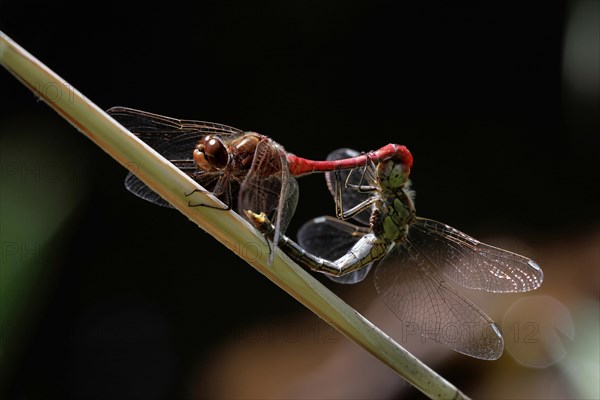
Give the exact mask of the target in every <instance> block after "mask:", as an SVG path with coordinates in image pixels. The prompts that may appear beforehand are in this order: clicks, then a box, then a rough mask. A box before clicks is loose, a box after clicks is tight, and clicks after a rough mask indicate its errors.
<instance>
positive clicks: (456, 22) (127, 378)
mask: <svg viewBox="0 0 600 400" xmlns="http://www.w3.org/2000/svg"><path fill="white" fill-rule="evenodd" d="M450 4H452V5H450ZM573 4H574V3H567V4H565V3H562V2H546V3H540V2H527V3H526V4H522V3H512V4H510V3H509V4H504V3H498V2H482V3H478V2H469V1H465V2H452V3H447V2H431V1H427V2H408V3H407V4H401V2H384V1H364V2H353V3H352V4H344V3H339V4H335V3H330V2H327V3H322V2H297V1H294V2H267V1H263V2H215V1H211V2H197V3H189V4H188V3H178V2H162V3H158V4H157V5H152V4H150V3H147V2H139V3H137V4H136V3H130V4H127V5H124V4H121V3H116V2H95V3H94V2H92V3H86V2H68V1H58V2H50V3H48V2H29V1H19V2H16V1H12V2H7V1H2V3H0V29H1V30H2V31H3V32H4V33H6V34H7V35H8V36H10V37H11V38H12V39H13V40H15V41H17V43H19V44H20V45H21V46H23V47H24V48H25V49H27V50H28V51H29V52H31V53H32V54H33V55H34V56H35V57H37V58H38V59H40V60H41V61H42V62H44V63H45V64H46V65H48V66H49V67H50V68H51V69H53V70H54V71H55V72H57V73H58V74H59V75H60V76H62V77H63V78H64V79H66V80H67V81H68V82H69V83H71V84H72V85H73V86H74V87H76V88H77V89H78V90H80V91H81V92H83V93H84V94H85V95H86V96H87V97H88V98H90V99H91V100H92V101H94V102H95V103H96V104H98V105H99V106H100V107H101V108H104V109H107V108H109V107H111V106H115V105H123V106H128V107H133V108H138V109H143V110H147V111H150V112H155V113H159V114H164V115H169V116H173V117H179V118H187V119H201V120H206V121H214V122H221V123H224V124H228V125H232V126H235V127H238V128H240V129H244V130H254V131H258V132H260V133H263V134H265V135H268V136H270V137H272V138H273V139H275V140H276V141H278V142H279V143H281V144H282V145H283V146H285V148H286V149H287V150H288V151H291V152H293V153H295V154H298V155H302V156H304V157H309V158H316V159H319V158H324V157H325V156H326V155H327V154H328V152H329V151H331V150H333V149H335V148H338V147H352V148H356V149H359V150H365V151H366V150H371V149H376V148H379V147H380V146H382V145H384V144H386V143H389V142H394V143H400V144H404V145H406V146H407V147H408V148H409V149H410V150H411V151H412V153H413V156H414V159H415V164H414V168H413V173H412V178H413V182H414V188H415V189H416V192H417V203H416V204H417V210H418V211H419V214H420V215H423V216H427V217H430V218H435V219H438V220H442V221H444V222H446V223H449V224H451V225H453V226H456V227H458V228H459V229H462V230H464V231H466V232H469V233H471V234H473V235H474V236H477V235H485V234H489V233H499V234H506V235H509V234H510V235H514V236H516V237H518V238H522V239H524V238H536V239H534V240H537V241H540V242H541V241H544V240H547V239H548V238H550V237H561V236H563V235H564V236H568V235H571V234H573V233H576V232H585V231H586V230H587V229H592V228H594V227H595V226H597V223H598V196H597V193H596V186H597V182H596V181H597V173H596V171H594V170H593V169H592V166H593V165H594V164H595V165H597V159H595V157H596V152H597V149H598V147H597V145H598V139H597V137H598V135H597V129H598V118H597V115H598V114H597V109H595V108H594V107H597V105H598V103H597V101H598V98H597V96H596V97H593V96H592V97H589V96H588V97H586V96H585V95H581V94H580V92H579V91H578V90H576V88H575V89H574V88H573V86H570V85H569V82H570V81H569V79H568V77H566V75H565V69H566V67H565V65H568V60H567V61H565V57H564V56H565V48H564V43H565V37H566V36H565V34H566V26H567V25H566V22H567V21H568V18H567V16H568V15H569V10H570V9H571V7H572V6H573ZM566 63H567V64H566ZM575 75H577V73H576V74H575ZM580 75H581V74H580ZM597 83H598V81H597V80H596V81H595V83H594V81H593V80H592V81H591V83H589V84H590V85H594V84H595V85H597ZM585 85H587V83H585V80H584V83H583V86H585ZM0 90H1V92H0V102H1V104H0V124H2V125H1V126H2V127H3V129H2V140H3V147H4V149H5V150H3V151H5V152H9V153H10V155H11V156H14V157H16V158H14V159H15V160H19V158H18V157H19V156H21V155H23V154H31V155H32V157H33V158H34V159H35V157H38V156H39V157H44V156H48V157H51V159H52V160H55V162H56V160H61V161H60V162H61V164H60V165H61V168H63V170H62V171H63V172H64V175H61V176H63V177H66V176H68V177H69V178H68V179H66V178H65V179H62V181H61V182H60V183H59V184H57V185H56V186H55V187H50V188H49V189H48V188H47V187H46V186H43V185H42V184H40V182H39V181H40V179H37V178H36V179H34V178H35V177H33V178H32V176H29V178H27V176H24V175H22V174H20V175H17V176H16V177H15V176H12V175H11V176H8V177H7V178H6V177H4V176H3V180H4V179H5V178H6V179H8V180H9V181H10V180H12V181H13V183H14V182H16V183H17V184H18V185H21V186H23V187H27V188H28V189H27V190H28V191H27V192H24V193H27V195H28V196H30V197H28V198H25V197H23V198H21V199H19V200H18V201H22V202H23V203H25V204H27V205H28V206H30V207H31V208H32V209H34V210H36V211H35V212H36V213H37V214H35V213H34V214H29V217H30V218H31V219H30V220H28V221H23V222H21V224H22V225H26V226H27V227H29V228H31V229H35V228H36V227H38V226H40V225H44V220H43V218H44V216H48V215H50V216H52V214H61V211H60V210H61V209H63V210H66V211H64V212H63V214H64V218H61V220H60V223H58V222H57V223H56V228H53V230H52V232H53V234H52V235H50V236H48V238H47V239H44V241H42V240H41V239H40V242H39V243H38V242H36V243H35V245H38V244H39V245H40V246H41V248H42V249H43V251H42V250H40V252H41V253H43V257H41V258H40V257H34V258H35V260H33V262H35V261H38V264H39V266H38V267H37V268H38V270H39V271H42V273H43V274H42V275H41V278H40V276H39V275H37V277H36V278H35V279H31V282H32V283H31V285H30V286H28V287H29V290H30V292H29V293H31V295H22V296H23V298H22V299H21V302H20V303H19V306H18V307H16V310H17V311H15V312H14V314H11V317H7V316H5V317H3V329H2V334H3V341H4V343H5V344H6V345H5V346H3V347H5V348H9V349H10V351H9V352H8V353H7V354H9V356H10V358H9V359H8V360H10V363H9V365H10V368H7V369H6V370H5V372H3V375H4V377H5V378H6V379H5V382H4V383H5V386H4V389H5V391H6V392H7V396H8V397H4V396H3V398H10V399H24V398H28V399H29V398H50V397H60V398H99V399H107V398H121V397H122V398H140V399H142V398H143V399H152V398H167V397H168V398H174V397H186V396H187V393H188V390H189V386H190V381H191V380H192V379H193V376H194V374H196V373H198V371H197V368H198V365H199V364H200V365H202V360H203V358H204V357H207V356H208V355H209V354H210V352H211V348H212V346H213V345H214V344H215V343H219V342H220V341H221V340H222V339H223V337H227V336H228V335H231V333H232V332H234V331H236V330H237V329H240V327H243V326H244V324H245V323H247V322H248V321H256V320H258V321H260V320H269V319H270V318H275V317H276V316H279V315H290V314H293V313H298V312H301V311H302V306H301V305H299V304H298V303H296V302H295V301H294V300H293V299H291V298H290V297H289V296H287V295H286V294H285V293H284V292H282V291H281V290H280V289H279V288H277V287H275V286H274V285H273V284H272V283H270V282H269V281H268V280H266V279H265V278H263V277H262V276H260V275H259V274H258V273H256V271H254V270H253V269H251V268H248V266H247V265H245V264H244V263H243V262H241V261H240V260H239V259H238V258H237V257H236V256H235V255H234V254H233V253H230V252H229V251H228V250H226V249H225V248H224V247H223V246H221V245H220V244H219V243H218V242H216V241H215V240H214V239H212V238H211V237H210V236H208V235H207V234H205V233H203V232H202V231H201V230H198V229H197V228H196V227H195V226H193V224H190V223H188V221H186V219H185V218H184V217H182V216H181V215H180V214H178V213H177V212H175V211H172V210H168V209H164V208H159V207H156V206H154V205H152V204H149V203H146V202H143V201H141V200H139V199H137V198H136V197H135V196H133V195H131V194H130V193H128V192H127V191H126V190H125V189H124V187H123V178H124V176H125V174H126V171H125V169H124V168H122V167H121V166H120V165H118V164H117V163H116V162H115V161H114V160H112V159H111V158H110V157H109V156H107V155H106V154H105V153H103V152H102V151H101V150H99V149H98V148H97V147H96V146H95V145H94V144H93V143H92V142H90V141H89V140H88V139H86V138H85V137H84V136H83V135H80V134H79V133H78V132H77V131H76V130H75V129H74V128H72V127H71V126H69V125H68V123H66V122H65V121H64V120H62V119H61V118H60V117H59V116H58V115H56V114H55V113H54V112H53V111H52V110H51V109H50V108H49V107H48V106H47V105H46V104H44V103H43V102H39V101H36V99H35V97H34V96H33V95H32V94H31V93H30V92H29V91H28V90H27V89H25V88H24V87H23V86H22V85H21V84H20V83H19V82H18V81H17V80H15V79H14V78H13V77H12V76H11V75H10V74H9V73H7V72H6V71H0ZM592 90H593V89H592ZM583 92H585V89H584V90H583ZM595 93H596V95H597V91H596V92H595ZM594 110H595V111H594ZM11 143H12V144H11ZM14 143H17V144H14ZM6 149H9V150H6ZM17 153H18V154H17ZM7 154H8V153H7ZM3 157H4V153H3ZM52 157H54V158H52ZM11 159H13V158H11ZM42 159H43V158H42ZM42 159H39V160H42ZM592 161H594V162H592ZM17 162H20V161H17ZM28 162H29V161H22V164H19V165H20V166H22V167H23V168H24V169H26V165H29V164H27V163H28ZM40 163H41V161H40ZM37 165H38V166H39V165H41V172H39V170H38V172H36V173H37V174H38V175H36V176H37V177H38V178H39V176H41V177H42V179H41V180H43V175H44V171H43V169H44V165H47V164H44V163H41V164H37ZM11 171H12V170H11ZM36 173H34V174H36ZM39 174H41V175H39ZM51 183H53V182H51ZM299 183H300V188H301V195H300V202H299V206H298V211H297V213H296V215H295V218H294V220H293V222H292V225H291V227H290V229H289V232H290V233H292V234H293V232H295V230H296V229H297V228H298V227H299V226H300V224H301V223H302V222H304V221H306V220H307V219H309V218H312V217H314V216H317V215H321V214H331V213H332V211H333V203H332V201H331V198H330V196H329V194H328V193H327V191H326V188H325V185H324V184H323V181H322V177H320V176H315V177H312V176H311V177H307V178H302V179H301V180H300V182H299ZM36 184H39V185H37V186H36ZM65 185H66V186H68V188H69V189H68V190H67V189H65V190H67V192H68V194H67V195H62V194H61V195H59V196H58V197H59V199H58V200H56V202H50V201H49V200H48V201H47V199H48V198H54V197H53V196H54V195H53V194H51V193H45V192H44V190H49V191H51V192H52V191H59V188H60V190H63V189H64V188H65ZM3 186H4V189H5V190H6V188H7V187H9V186H7V185H5V182H3ZM5 190H3V192H5ZM24 196H25V195H24ZM17 198H18V197H17ZM7 199H8V197H7V196H5V194H4V193H3V203H4V204H8V203H7V202H9V200H7ZM11 199H13V200H14V197H11ZM32 199H35V200H32ZM61 207H62V208H61ZM5 210H6V208H5ZM32 215H40V216H41V217H40V218H42V219H41V220H38V219H36V218H34V217H33V216H32ZM61 215H62V214H61ZM5 217H6V218H8V216H6V214H3V218H5ZM3 223H4V221H3ZM9 233H10V232H9ZM3 240H4V242H3V243H5V242H6V241H7V240H9V239H6V238H4V239H3ZM19 243H20V246H23V242H22V241H21V242H19ZM21 256H22V257H21V258H26V259H25V260H21V261H22V263H23V265H25V264H27V265H29V263H30V262H32V261H31V260H30V259H27V257H26V256H27V254H26V256H25V257H24V256H23V255H22V254H21ZM30 258H31V257H30ZM34 294H35V295H34ZM33 298H35V301H33V300H32V299H33ZM290 362H293V360H290ZM204 367H207V366H204ZM207 368H209V367H207ZM206 395H207V396H208V395H209V394H206Z"/></svg>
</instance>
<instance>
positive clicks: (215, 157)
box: [203, 135, 229, 169]
mask: <svg viewBox="0 0 600 400" xmlns="http://www.w3.org/2000/svg"><path fill="white" fill-rule="evenodd" d="M203 142H204V155H205V156H206V159H207V160H208V162H209V163H210V164H211V165H212V166H213V167H215V168H216V169H223V168H225V167H226V166H227V164H228V163H229V152H228V151H227V147H226V146H225V144H223V142H222V141H221V140H220V139H219V138H217V137H215V136H210V135H209V136H206V137H205V138H204V139H203Z"/></svg>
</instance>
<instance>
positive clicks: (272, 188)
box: [238, 138, 298, 243]
mask: <svg viewBox="0 0 600 400" xmlns="http://www.w3.org/2000/svg"><path fill="white" fill-rule="evenodd" d="M297 203H298V183H297V182H296V179H295V178H294V177H293V176H291V174H290V169H289V167H288V164H287V159H286V154H285V151H284V149H283V148H282V147H281V146H279V145H278V144H276V143H275V142H273V141H271V140H270V139H268V138H264V139H262V140H261V141H260V142H259V143H258V145H257V146H256V151H255V153H254V159H253V161H252V166H251V167H250V170H249V171H248V174H247V175H246V178H245V179H244V181H243V182H242V184H241V186H240V192H239V202H238V205H239V209H240V210H239V211H240V212H239V214H240V215H244V213H243V210H252V211H255V212H264V213H265V214H267V216H268V217H269V219H270V220H271V221H273V222H274V225H275V234H274V237H273V242H274V243H279V238H280V237H281V235H283V234H284V233H285V230H286V229H287V227H288V224H289V222H290V220H291V219H292V216H293V215H294V212H295V211H296V204H297Z"/></svg>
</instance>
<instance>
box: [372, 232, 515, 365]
mask: <svg viewBox="0 0 600 400" xmlns="http://www.w3.org/2000/svg"><path fill="white" fill-rule="evenodd" d="M404 247H405V248H404V249H402V250H401V252H400V253H399V254H394V255H392V256H389V257H393V259H389V258H388V259H387V260H384V261H383V262H381V263H380V264H379V266H378V267H377V269H376V270H375V286H376V287H377V291H378V293H379V294H380V296H381V299H382V301H383V302H384V303H385V304H386V305H387V307H388V308H389V309H390V310H391V311H392V312H393V313H394V314H396V316H397V317H398V318H399V319H400V320H401V321H402V322H403V324H404V329H407V330H409V331H411V332H418V333H420V334H421V335H423V336H425V337H427V338H429V339H432V340H435V341H437V342H440V343H443V344H445V345H447V346H448V347H450V348H451V349H453V350H455V351H457V352H459V353H462V354H466V355H469V356H472V357H476V358H480V359H484V360H495V359H497V358H498V357H500V355H501V354H502V351H503V348H504V341H503V339H502V336H501V334H500V331H499V330H498V328H497V326H496V325H495V324H494V322H493V321H492V320H491V319H490V318H489V317H488V316H487V315H485V314H484V313H483V312H482V311H481V310H480V309H479V308H478V307H477V306H475V305H474V304H473V303H471V302H469V301H468V300H467V299H465V298H464V297H463V296H462V295H460V294H459V293H458V292H456V291H455V289H453V288H452V287H451V286H450V285H449V284H448V283H447V282H445V281H444V280H443V279H442V278H441V277H440V275H438V274H437V272H436V270H435V267H434V266H432V265H431V264H430V263H429V261H428V258H427V257H426V256H425V255H424V254H423V253H422V252H420V251H419V250H418V249H416V248H415V247H412V246H411V245H410V243H408V242H407V243H406V244H405V246H404Z"/></svg>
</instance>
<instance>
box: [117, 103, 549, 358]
mask: <svg viewBox="0 0 600 400" xmlns="http://www.w3.org/2000/svg"><path fill="white" fill-rule="evenodd" d="M109 114H110V115H112V116H113V117H114V118H115V119H116V120H117V121H119V122H120V123H121V124H123V125H124V126H125V127H126V128H128V129H129V130H130V131H131V132H132V133H134V134H136V135H137V136H138V137H140V138H141V139H142V140H144V141H145V142H146V143H148V144H149V145H150V146H152V147H154V148H155V149H156V150H157V151H158V152H159V153H161V154H162V155H163V156H165V157H166V158H168V159H169V160H170V161H171V162H172V163H173V164H175V165H176V166H177V167H178V168H180V169H181V170H182V171H183V172H185V173H187V174H188V175H189V176H190V177H191V178H192V179H195V180H196V181H198V182H199V183H200V184H201V185H202V186H203V187H205V188H207V189H208V190H210V191H211V192H213V194H215V195H216V196H217V197H219V198H221V199H222V200H223V201H224V203H225V204H226V205H227V208H228V209H229V208H234V209H236V210H237V211H238V213H240V214H242V215H246V217H247V218H248V219H249V220H250V222H252V223H253V224H254V226H256V227H257V228H258V229H259V230H261V232H263V233H264V234H265V235H266V236H267V237H269V239H271V240H272V241H273V243H275V244H276V245H277V246H278V247H280V248H281V249H282V250H283V251H284V252H285V253H286V254H287V255H288V256H290V257H291V258H292V259H293V260H294V261H296V262H298V263H299V264H300V265H303V266H305V267H307V268H309V269H311V270H314V271H318V272H322V273H325V274H327V275H328V276H329V277H330V278H332V279H333V280H335V281H337V282H340V283H356V282H359V281H361V280H363V279H364V278H365V277H366V276H367V274H368V272H369V271H370V269H371V268H372V267H374V266H376V269H375V285H376V288H377V291H378V293H379V295H380V296H381V299H382V301H383V302H384V303H385V304H386V305H387V306H388V308H390V310H391V311H392V312H394V314H395V315H396V316H397V317H398V318H399V319H400V320H401V321H402V322H403V323H404V324H405V325H406V326H407V327H410V329H411V330H413V331H416V332H419V333H421V334H422V335H423V336H425V337H427V338H430V339H433V340H435V341H438V342H441V343H444V344H446V345H447V346H449V347H450V348H452V349H453V350H455V351H457V352H460V353H463V354H466V355H469V356H472V357H476V358H481V359H489V360H493V359H497V358H498V357H500V355H501V354H502V351H503V347H504V344H503V339H502V334H501V332H500V330H499V329H498V327H497V326H496V325H495V323H494V322H493V320H492V319H491V318H489V317H488V316H487V315H486V314H485V313H484V312H483V311H481V310H480V309H479V308H478V307H477V306H476V305H474V304H473V303H471V302H470V301H468V300H467V299H465V298H464V296H462V295H461V294H460V293H458V292H457V291H456V290H455V289H454V288H453V287H452V286H451V285H450V284H449V283H448V282H447V281H446V280H444V277H445V278H448V279H449V280H451V281H453V282H455V283H457V284H460V285H462V286H464V287H467V288H470V289H477V290H484V291H488V292H494V293H514V292H526V291H530V290H533V289H536V288H538V287H539V286H540V285H541V283H542V280H543V273H542V270H541V269H540V267H539V266H538V265H537V263H535V262H534V261H533V260H531V259H528V258H526V257H523V256H521V255H518V254H515V253H512V252H509V251H506V250H502V249H499V248H496V247H493V246H489V245H487V244H484V243H481V242H479V241H477V240H475V239H473V238H472V237H470V236H468V235H466V234H464V233H462V232H460V231H458V230H456V229H454V228H452V227H450V226H448V225H446V224H443V223H440V222H437V221H433V220H429V219H425V218H420V217H417V216H416V212H415V207H414V202H413V192H412V190H411V189H410V181H409V175H410V169H411V167H412V161H413V160H412V156H411V154H410V152H409V151H408V149H406V147H404V146H399V145H393V144H390V145H387V146H384V147H382V148H381V149H379V150H377V151H375V152H371V153H367V154H359V153H358V152H356V151H354V150H349V149H339V150H336V151H334V152H333V153H331V154H330V155H329V157H328V158H327V160H325V161H312V160H306V159H303V158H300V157H297V156H295V155H293V154H291V153H286V152H285V150H284V149H283V147H281V146H280V145H279V144H277V143H276V142H274V141H272V140H271V139H269V138H267V137H266V136H263V135H260V134H257V133H254V132H243V131H240V130H238V129H236V128H232V127H228V126H225V125H221V124H214V123H207V122H200V121H186V120H178V119H173V118H169V117H163V116H159V115H155V114H150V113H147V112H143V111H138V110H132V109H128V108H123V107H115V108H112V109H110V110H109ZM313 172H325V174H326V180H327V186H328V187H329V190H330V192H331V194H332V195H333V196H334V199H335V205H336V216H337V218H332V217H319V218H315V219H313V220H312V221H309V222H308V223H306V224H304V225H303V226H302V228H301V229H300V230H299V232H298V241H299V244H298V243H295V242H294V241H292V240H291V239H289V238H287V237H286V236H285V235H284V233H285V230H286V228H287V225H288V223H289V221H290V219H291V217H292V215H293V213H294V211H295V207H296V203H297V198H298V185H297V182H296V180H295V178H294V177H296V176H302V175H304V174H307V173H313ZM126 187H127V189H129V190H130V191H131V192H133V193H135V194H136V195H138V196H140V197H142V198H144V199H146V200H148V201H151V202H153V203H156V204H160V205H168V203H167V202H165V201H164V200H163V199H161V198H160V197H159V196H158V195H157V194H155V193H154V192H152V191H151V190H150V189H149V188H148V187H147V186H145V185H144V184H143V183H142V182H141V181H139V180H138V179H137V178H136V177H135V176H134V175H132V174H129V175H128V177H127V178H126ZM191 206H194V205H193V204H191ZM252 211H257V212H259V213H260V214H256V213H254V212H252ZM351 218H352V219H354V220H355V221H357V222H358V223H360V226H357V225H353V224H351V223H349V222H346V221H345V220H346V219H351ZM271 221H273V222H274V224H271Z"/></svg>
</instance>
